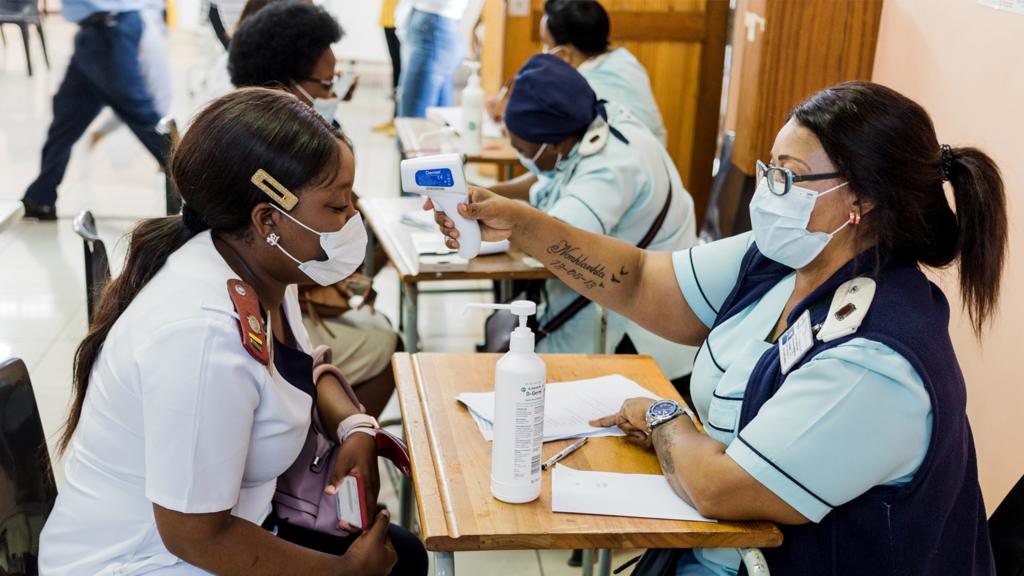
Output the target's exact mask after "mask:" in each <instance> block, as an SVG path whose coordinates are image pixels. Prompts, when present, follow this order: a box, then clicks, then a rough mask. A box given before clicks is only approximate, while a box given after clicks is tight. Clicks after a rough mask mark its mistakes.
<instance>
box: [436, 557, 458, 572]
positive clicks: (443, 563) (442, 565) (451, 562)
mask: <svg viewBox="0 0 1024 576" xmlns="http://www.w3.org/2000/svg"><path fill="white" fill-rule="evenodd" d="M434 576H455V553H454V552H434Z"/></svg>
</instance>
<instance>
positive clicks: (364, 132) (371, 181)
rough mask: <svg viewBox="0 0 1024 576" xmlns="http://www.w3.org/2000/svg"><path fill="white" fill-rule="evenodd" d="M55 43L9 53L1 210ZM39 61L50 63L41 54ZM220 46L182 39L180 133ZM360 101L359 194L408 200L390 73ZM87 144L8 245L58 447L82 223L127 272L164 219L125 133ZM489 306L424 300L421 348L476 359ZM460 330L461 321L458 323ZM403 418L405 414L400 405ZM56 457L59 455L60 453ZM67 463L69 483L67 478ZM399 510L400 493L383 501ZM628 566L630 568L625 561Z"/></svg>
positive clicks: (14, 298)
mask: <svg viewBox="0 0 1024 576" xmlns="http://www.w3.org/2000/svg"><path fill="white" fill-rule="evenodd" d="M46 29H47V37H48V38H47V39H48V47H49V49H50V58H51V61H52V63H53V69H52V70H49V71H47V70H46V69H45V68H44V67H42V66H41V65H37V71H36V75H35V76H34V77H31V78H30V77H28V75H27V74H26V73H25V64H24V55H23V54H22V51H21V45H20V40H19V39H17V38H15V37H10V36H9V38H8V45H7V47H6V48H4V49H3V50H2V51H0V175H2V178H3V181H4V182H3V183H4V185H3V186H0V200H17V199H19V198H21V196H22V194H23V192H24V190H25V188H26V187H27V186H28V184H29V183H30V182H31V181H32V179H33V178H34V177H35V175H36V172H37V170H38V168H39V165H38V163H39V154H40V150H41V149H42V145H43V140H44V138H45V133H46V128H47V126H48V125H49V119H50V99H51V97H52V94H53V93H54V92H55V91H56V88H57V86H58V84H59V83H60V80H61V78H62V77H63V70H64V67H65V66H66V65H67V61H68V59H69V57H70V52H71V46H72V43H71V41H72V36H73V34H74V31H75V27H74V26H72V25H70V24H68V23H66V22H64V21H63V20H62V19H61V18H60V17H59V16H52V17H50V18H49V19H48V20H47V23H46ZM33 50H34V51H35V53H34V55H35V61H36V62H37V63H41V62H42V54H41V53H39V51H38V45H37V44H36V43H35V42H33ZM217 50H218V49H217V47H216V45H215V44H214V41H213V39H212V37H208V36H201V35H194V34H189V33H180V32H177V33H172V36H171V59H172V65H173V70H174V80H175V96H176V97H175V103H174V113H175V116H176V117H177V118H179V119H180V120H179V121H183V120H185V119H187V118H188V117H189V116H190V115H191V113H192V112H194V111H195V109H196V106H197V103H196V102H194V99H193V98H191V97H190V95H189V86H195V85H196V84H197V82H198V81H199V79H201V77H202V74H203V72H204V67H205V66H207V65H208V63H209V62H210V61H211V60H212V57H211V54H214V55H215V54H216V53H217ZM360 72H361V74H362V78H361V82H360V87H359V90H358V91H357V93H356V96H355V98H354V100H353V101H352V102H350V103H345V104H343V105H342V106H341V108H340V111H339V115H340V120H341V121H342V123H343V124H344V125H345V128H346V130H347V132H348V133H349V135H350V137H351V138H352V139H353V141H354V142H355V144H356V157H357V162H358V164H357V170H356V182H357V190H358V191H359V192H360V194H362V195H365V196H386V195H393V194H396V193H397V192H396V190H397V167H396V162H397V153H396V150H395V146H394V142H393V141H392V140H391V139H389V138H387V137H385V136H383V135H380V134H376V133H373V132H372V131H371V130H370V127H371V126H372V125H373V124H376V123H378V122H380V121H382V120H385V119H386V118H387V117H388V116H389V114H390V110H391V102H390V101H389V100H388V99H387V93H388V88H387V86H386V83H387V82H388V78H389V72H388V70H387V69H380V68H367V69H365V70H360ZM86 140H87V139H83V141H81V142H79V144H78V145H77V146H76V148H75V151H74V153H73V155H72V161H71V164H70V166H69V167H68V172H67V175H66V177H65V180H64V185H63V186H62V187H61V189H60V200H59V202H58V211H59V214H60V215H61V219H60V220H59V221H58V222H57V223H56V224H54V223H45V224H44V223H37V222H20V223H18V224H16V225H14V226H13V227H11V228H9V229H8V230H6V231H5V232H2V233H0V359H3V358H6V357H10V356H14V357H19V358H22V359H24V361H25V362H26V364H27V365H28V368H29V371H30V374H31V375H32V380H33V383H34V385H35V390H36V394H37V398H38V400H39V403H40V411H41V413H42V419H43V426H44V428H45V431H46V434H47V435H48V437H49V438H50V439H51V446H52V445H53V440H54V439H55V437H56V433H57V432H58V430H59V427H60V425H61V422H62V419H63V417H64V415H65V410H66V405H67V402H68V399H69V394H70V386H71V366H72V359H73V356H74V351H75V348H76V346H77V345H78V342H79V341H80V340H81V338H82V337H83V336H84V335H85V331H86V310H85V289H84V283H85V279H84V278H85V275H84V266H83V263H82V262H83V259H82V245H81V241H80V239H79V238H78V237H77V236H76V235H75V234H74V232H73V231H72V228H71V217H72V216H73V215H74V214H76V213H77V212H78V211H79V210H81V209H83V208H89V209H91V210H92V211H93V213H94V214H95V215H96V217H97V221H98V227H99V232H100V236H101V237H102V238H103V240H104V241H105V242H106V244H107V249H108V251H109V252H110V254H111V262H112V265H113V267H114V268H115V270H114V272H115V273H116V272H117V268H118V267H119V265H120V262H121V260H122V259H123V256H124V242H123V241H122V238H123V236H124V234H125V233H126V232H127V231H128V230H130V228H131V226H132V224H133V223H134V222H135V221H136V220H138V219H139V218H144V217H151V216H159V215H161V214H162V211H163V188H162V186H163V184H162V180H161V177H160V176H159V174H158V173H157V170H156V164H155V162H154V161H153V160H152V159H151V158H150V157H149V155H148V154H147V153H146V151H145V150H144V149H143V148H142V146H141V145H140V144H139V143H138V142H137V141H136V140H135V139H134V137H133V136H132V135H131V134H130V133H129V132H128V131H127V130H125V129H122V130H120V131H118V132H116V133H114V134H112V135H110V136H108V137H107V138H106V139H105V140H103V141H102V142H101V143H100V144H99V145H98V146H97V147H96V148H95V149H93V150H90V149H89V147H88V146H87V144H86ZM376 287H377V288H378V291H379V292H380V300H379V308H380V309H381V310H382V311H383V312H384V313H385V314H388V315H389V316H390V317H392V318H396V313H397V308H398V282H397V277H396V275H395V273H394V271H393V270H390V269H385V270H384V271H383V272H381V274H380V275H379V276H378V278H377V282H376ZM486 297H487V296H485V295H478V294H471V295H450V294H448V295H424V296H423V297H422V299H421V305H420V310H421V316H420V330H421V341H422V342H423V345H424V347H425V348H426V349H428V350H435V351H472V349H473V344H474V343H475V342H476V341H478V340H479V339H480V338H481V336H482V324H483V322H482V315H470V316H467V317H466V320H465V321H461V316H460V312H461V308H462V305H463V304H464V303H466V302H468V301H472V300H474V299H477V298H486ZM452 318H460V321H452V320H451V319H452ZM389 411H390V412H391V413H392V414H395V413H397V408H396V407H395V406H394V402H392V406H390V407H389ZM51 451H52V448H51ZM62 468H63V467H62V466H61V465H60V463H57V465H56V467H55V472H56V475H57V477H58V483H60V482H61V480H62V477H63V470H62ZM382 496H384V498H385V499H388V500H391V502H390V504H391V506H392V509H396V508H397V506H396V503H395V502H394V498H393V491H392V490H391V489H390V487H385V488H384V489H383V490H382ZM567 554H568V553H567V552H562V551H555V552H544V553H541V554H539V555H537V554H535V553H534V552H530V551H504V552H480V553H464V554H462V553H460V554H456V564H457V568H458V570H459V571H460V572H461V573H462V574H474V575H475V574H507V575H514V576H520V575H521V576H526V575H530V576H532V575H537V574H547V575H555V574H578V573H579V570H578V569H575V570H573V569H569V568H568V567H566V564H565V560H566V558H567ZM617 560H618V558H617Z"/></svg>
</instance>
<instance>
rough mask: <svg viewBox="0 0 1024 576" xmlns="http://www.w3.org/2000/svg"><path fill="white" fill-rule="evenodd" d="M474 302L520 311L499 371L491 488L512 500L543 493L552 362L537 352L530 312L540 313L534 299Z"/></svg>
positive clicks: (501, 497) (525, 499)
mask: <svg viewBox="0 0 1024 576" xmlns="http://www.w3.org/2000/svg"><path fill="white" fill-rule="evenodd" d="M469 307H472V308H491V309H496V310H510V311H511V312H512V313H513V314H515V315H517V316H519V326H518V327H517V328H516V329H515V330H513V331H512V338H511V341H510V343H509V351H508V353H506V354H505V355H504V356H502V357H501V359H500V360H498V365H497V367H496V368H495V371H494V440H493V442H492V444H491V494H492V495H493V496H494V497H495V498H497V499H498V500H501V501H502V502H508V503H510V504H523V503H526V502H532V501H534V500H536V499H537V498H538V497H539V496H540V489H541V481H540V464H541V449H542V447H543V443H544V389H545V386H546V385H547V367H546V366H545V365H544V361H543V360H541V359H540V356H537V354H536V353H534V351H533V349H534V341H535V338H534V334H533V331H531V330H530V328H529V326H527V325H526V322H527V318H528V317H529V316H532V315H533V314H536V313H537V305H536V304H535V303H533V302H530V301H529V300H516V301H514V302H512V303H511V304H470V305H469Z"/></svg>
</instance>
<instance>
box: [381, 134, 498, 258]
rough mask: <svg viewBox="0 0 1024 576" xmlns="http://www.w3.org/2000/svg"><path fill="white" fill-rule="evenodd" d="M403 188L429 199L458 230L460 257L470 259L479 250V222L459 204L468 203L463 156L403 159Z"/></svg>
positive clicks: (444, 155) (439, 155) (438, 155)
mask: <svg viewBox="0 0 1024 576" xmlns="http://www.w3.org/2000/svg"><path fill="white" fill-rule="evenodd" d="M401 173H402V190H403V191H405V192H410V193H414V194H422V195H424V196H427V197H429V198H430V200H431V201H432V202H433V203H434V207H435V208H436V209H438V210H440V211H442V212H444V213H445V215H446V216H448V218H450V219H451V221H452V222H454V223H455V228H456V229H457V230H458V231H459V256H461V257H463V258H465V259H467V260H469V259H471V258H475V257H476V255H477V254H478V253H479V252H480V224H479V223H477V222H476V221H475V220H470V219H468V218H463V217H462V215H461V214H459V203H462V202H468V201H469V196H468V195H467V192H468V189H467V188H466V176H465V174H464V173H463V171H462V157H461V156H459V155H458V154H437V155H434V156H422V157H420V158H410V159H408V160H402V164H401Z"/></svg>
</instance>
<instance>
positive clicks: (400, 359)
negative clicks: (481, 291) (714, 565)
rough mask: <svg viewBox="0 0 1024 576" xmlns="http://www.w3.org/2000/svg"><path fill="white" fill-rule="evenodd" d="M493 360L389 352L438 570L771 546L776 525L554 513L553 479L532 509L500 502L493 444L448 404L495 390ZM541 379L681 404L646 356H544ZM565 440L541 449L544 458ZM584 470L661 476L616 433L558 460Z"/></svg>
mask: <svg viewBox="0 0 1024 576" xmlns="http://www.w3.org/2000/svg"><path fill="white" fill-rule="evenodd" d="M499 357H500V356H499V355H497V354H406V353H402V354H396V355H395V356H394V358H393V360H392V364H393V366H394V370H395V380H396V382H397V389H398V398H399V404H400V406H401V409H402V419H403V421H404V426H405V436H406V441H407V442H408V445H409V452H410V455H411V458H412V471H413V484H414V487H415V493H416V504H417V505H418V508H419V522H420V529H421V536H422V537H423V540H424V543H425V545H426V547H427V549H428V550H431V551H433V552H435V553H436V554H437V555H436V557H435V560H436V566H437V568H438V574H452V573H453V571H454V566H455V564H454V557H453V556H452V553H453V552H455V551H461V550H501V549H573V548H580V549H592V548H611V549H622V548H626V549H629V548H694V547H729V548H746V547H751V548H753V547H756V548H763V547H773V546H778V545H780V544H781V543H782V534H781V532H780V531H779V530H778V528H777V527H776V526H775V525H773V524H771V523H766V522H742V523H736V522H719V523H711V522H682V521H675V520H653V519H646V518H625V517H615V516H594V515H584V514H564V513H554V512H552V511H551V478H550V473H548V472H544V473H542V482H543V490H542V492H541V496H540V498H539V499H537V500H536V501H534V502H531V503H529V504H518V505H512V504H505V503H503V502H500V501H498V500H496V499H494V498H493V497H492V496H491V491H490V473H491V465H490V462H491V459H490V453H489V452H490V443H488V442H486V441H485V440H484V439H483V436H482V435H481V434H480V432H479V430H478V429H477V426H476V424H475V423H474V422H473V418H472V417H471V416H470V414H469V411H468V410H467V409H466V408H465V407H463V406H462V405H460V404H458V403H457V402H456V401H455V397H456V396H457V395H458V394H459V393H461V392H482V391H489V390H493V387H494V384H493V383H494V367H495V363H496V362H497V360H498V358H499ZM543 358H544V361H545V362H546V364H547V368H548V381H549V382H557V381H567V380H578V379H582V378H593V377H597V376H603V375H607V374H622V375H623V376H626V377H627V378H630V379H632V380H634V381H636V382H637V383H639V384H640V385H641V386H644V387H645V388H647V389H649V390H651V391H652V392H654V393H655V394H657V395H659V396H661V397H662V398H672V399H675V400H679V401H681V400H680V398H679V395H678V393H677V392H676V391H675V389H674V388H673V387H672V384H671V383H670V382H669V381H668V380H667V379H666V378H665V376H664V375H662V373H661V371H660V370H659V369H658V367H657V365H656V364H655V363H654V361H653V360H652V359H651V358H650V357H647V356H597V355H593V356H591V355H545V356H543ZM570 442H571V441H569V440H564V441H560V442H548V443H545V444H544V457H545V458H548V457H550V456H552V455H553V454H555V453H556V452H558V451H559V450H561V449H562V448H564V447H565V446H566V445H568V444H569V443H570ZM563 463H564V464H566V465H568V466H571V467H573V468H577V469H581V470H599V471H608V472H632V473H647V474H659V473H661V470H660V467H659V465H658V460H657V457H656V456H655V455H654V454H653V453H652V452H649V451H646V450H643V449H641V448H639V447H636V446H633V445H631V444H629V443H627V442H626V441H625V440H624V439H623V438H620V437H601V438H592V439H591V440H590V442H588V444H587V445H586V446H585V447H584V448H583V449H581V450H578V451H577V452H575V453H573V454H572V455H570V456H569V457H568V458H566V459H565V460H563Z"/></svg>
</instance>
